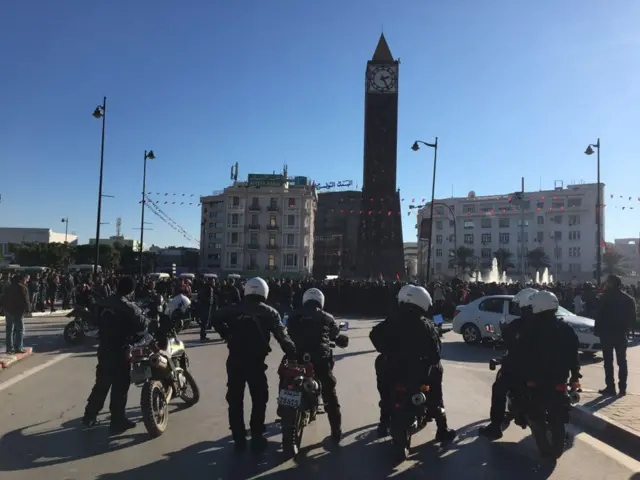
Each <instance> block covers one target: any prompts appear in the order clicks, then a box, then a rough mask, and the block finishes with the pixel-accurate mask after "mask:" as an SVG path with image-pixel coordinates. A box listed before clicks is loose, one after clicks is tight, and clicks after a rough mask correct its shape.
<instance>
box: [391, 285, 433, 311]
mask: <svg viewBox="0 0 640 480" xmlns="http://www.w3.org/2000/svg"><path fill="white" fill-rule="evenodd" d="M407 287H408V288H407ZM400 294H402V296H401V295H400ZM398 303H400V304H402V303H410V304H411V305H415V306H416V307H419V308H421V309H422V310H424V311H425V312H426V311H427V310H429V308H431V304H432V303H433V302H432V301H431V295H429V292H427V290H426V289H425V288H424V287H417V286H415V285H407V286H406V287H402V288H401V289H400V292H399V293H398Z"/></svg>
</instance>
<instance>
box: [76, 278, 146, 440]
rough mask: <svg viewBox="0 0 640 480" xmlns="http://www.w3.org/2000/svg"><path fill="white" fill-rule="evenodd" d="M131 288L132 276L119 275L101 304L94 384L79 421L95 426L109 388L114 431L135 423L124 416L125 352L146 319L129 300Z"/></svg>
mask: <svg viewBox="0 0 640 480" xmlns="http://www.w3.org/2000/svg"><path fill="white" fill-rule="evenodd" d="M134 289H135V281H134V280H133V278H131V277H122V278H120V280H119V281H118V288H117V290H116V293H115V294H114V295H112V296H110V297H108V298H107V299H105V300H102V302H101V304H100V306H101V307H102V313H101V315H100V345H99V347H98V365H97V366H96V383H95V385H94V387H93V389H92V390H91V394H90V395H89V398H88V399H87V406H86V408H85V411H84V417H83V419H82V423H84V425H85V426H87V427H92V426H94V425H96V423H97V420H96V418H97V416H98V414H99V413H100V410H102V407H103V406H104V402H105V400H106V398H107V393H109V389H111V404H110V405H109V410H110V412H111V432H112V433H113V434H118V433H122V432H124V431H125V430H129V429H130V428H133V427H134V426H135V423H134V422H132V421H131V420H128V419H127V417H126V415H125V409H126V406H127V394H128V392H129V384H130V383H131V375H130V373H131V372H130V368H131V367H130V365H129V359H128V358H127V355H126V352H127V349H128V347H129V345H130V344H131V342H132V339H133V338H134V337H135V336H136V335H137V334H138V333H141V332H144V331H145V330H146V328H147V325H148V320H147V319H146V318H145V317H144V315H142V311H141V310H140V308H139V307H138V306H137V305H136V304H135V303H133V302H131V301H130V300H129V297H130V295H131V294H132V293H133V291H134Z"/></svg>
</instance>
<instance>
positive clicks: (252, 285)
mask: <svg viewBox="0 0 640 480" xmlns="http://www.w3.org/2000/svg"><path fill="white" fill-rule="evenodd" d="M244 295H245V297H246V296H248V295H258V296H259V297H262V298H264V299H265V300H266V299H267V297H268V296H269V285H267V282H265V281H264V280H263V279H261V278H260V277H255V278H252V279H250V280H247V283H245V285H244Z"/></svg>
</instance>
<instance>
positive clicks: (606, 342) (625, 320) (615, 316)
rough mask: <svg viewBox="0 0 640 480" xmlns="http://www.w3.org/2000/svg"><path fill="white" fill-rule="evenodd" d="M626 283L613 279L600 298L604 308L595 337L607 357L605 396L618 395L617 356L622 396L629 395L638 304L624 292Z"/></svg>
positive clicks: (605, 361) (598, 318)
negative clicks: (630, 341) (630, 345)
mask: <svg viewBox="0 0 640 480" xmlns="http://www.w3.org/2000/svg"><path fill="white" fill-rule="evenodd" d="M621 287H622V280H620V277H618V276H616V275H609V277H607V280H606V283H605V291H604V292H603V293H602V295H601V296H600V307H599V309H598V314H597V315H596V319H595V320H596V323H595V331H594V333H595V334H596V335H597V336H598V337H600V343H601V344H602V356H603V357H604V375H605V382H606V385H607V386H606V387H605V388H604V389H602V390H600V393H601V394H603V395H616V382H615V377H614V374H613V352H614V351H615V352H616V360H617V361H618V388H619V391H620V395H625V394H626V393H627V375H628V371H627V334H628V332H629V331H630V330H631V329H632V328H633V325H634V323H635V321H636V302H635V300H634V299H633V298H631V297H630V296H629V295H627V294H626V293H625V292H623V291H622V288H621Z"/></svg>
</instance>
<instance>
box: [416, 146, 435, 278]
mask: <svg viewBox="0 0 640 480" xmlns="http://www.w3.org/2000/svg"><path fill="white" fill-rule="evenodd" d="M420 143H421V144H422V145H424V146H426V147H431V148H433V182H432V184H431V218H430V219H429V250H428V251H427V278H426V281H427V283H429V279H430V277H431V242H432V240H433V202H434V201H435V195H436V166H437V163H438V137H436V141H435V142H434V143H427V142H423V141H422V140H416V141H415V142H413V146H412V147H411V150H413V151H414V152H417V151H418V150H420V145H419V144H420Z"/></svg>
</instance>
